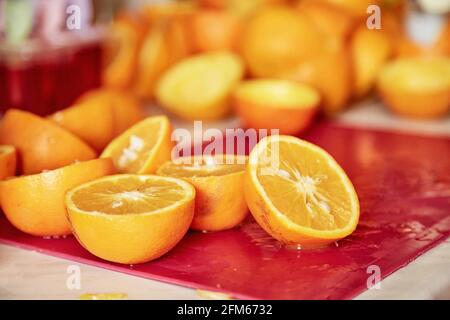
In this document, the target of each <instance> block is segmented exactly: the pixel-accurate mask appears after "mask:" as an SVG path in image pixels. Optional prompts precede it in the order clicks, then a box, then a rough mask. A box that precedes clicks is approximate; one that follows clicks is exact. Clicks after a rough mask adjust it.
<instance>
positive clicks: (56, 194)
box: [0, 159, 115, 236]
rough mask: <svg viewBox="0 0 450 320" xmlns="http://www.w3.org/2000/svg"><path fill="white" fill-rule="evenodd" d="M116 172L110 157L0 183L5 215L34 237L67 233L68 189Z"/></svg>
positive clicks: (68, 229)
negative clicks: (66, 204)
mask: <svg viewBox="0 0 450 320" xmlns="http://www.w3.org/2000/svg"><path fill="white" fill-rule="evenodd" d="M114 173H115V168H114V165H113V163H112V161H111V159H95V160H90V161H84V162H79V163H76V164H72V165H70V166H66V167H62V168H60V169H56V170H51V171H46V172H43V173H40V174H35V175H29V176H21V177H16V178H12V179H7V180H4V181H2V182H0V198H1V199H2V208H3V211H4V212H5V215H6V217H7V218H8V220H9V221H10V222H11V224H12V225H13V226H15V227H16V228H17V229H19V230H21V231H23V232H25V233H28V234H31V235H35V236H61V235H67V234H70V233H71V232H70V226H69V223H68V221H67V212H66V208H65V205H64V196H65V194H66V192H67V190H69V189H71V188H74V187H76V186H78V185H80V184H82V183H85V182H87V181H90V180H93V179H96V178H100V177H102V176H105V175H110V174H114Z"/></svg>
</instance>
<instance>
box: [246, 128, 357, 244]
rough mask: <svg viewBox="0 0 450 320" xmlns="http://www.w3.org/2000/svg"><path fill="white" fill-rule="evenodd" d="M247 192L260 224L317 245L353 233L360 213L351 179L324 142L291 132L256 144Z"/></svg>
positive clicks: (279, 235) (284, 238) (290, 240)
mask: <svg viewBox="0 0 450 320" xmlns="http://www.w3.org/2000/svg"><path fill="white" fill-rule="evenodd" d="M245 197H246V199H247V204H248V205H249V208H250V211H251V212H252V214H253V216H254V218H255V219H256V221H257V222H258V223H259V224H260V226H261V227H262V228H263V229H264V230H266V231H267V232H268V233H269V234H271V235H272V236H273V237H274V238H276V239H278V240H279V241H281V242H284V243H287V244H298V245H301V246H305V247H314V246H321V245H325V244H328V243H330V242H334V241H336V240H339V239H341V238H344V237H346V236H348V235H349V234H351V233H352V232H353V231H354V230H355V228H356V225H357V223H358V219H359V202H358V197H357V195H356V192H355V190H354V188H353V185H352V183H351V182H350V180H349V179H348V177H347V175H346V174H345V172H344V171H343V170H342V168H341V167H340V166H339V165H338V164H337V162H336V161H335V160H334V159H333V158H332V157H331V156H330V155H329V154H328V153H327V152H326V151H324V150H322V149H321V148H319V147H317V146H315V145H313V144H311V143H308V142H306V141H303V140H300V139H298V138H294V137H290V136H270V137H266V138H263V139H262V140H261V141H260V142H259V143H258V144H257V146H256V147H255V148H254V149H253V151H252V152H251V154H250V158H249V165H248V168H247V174H246V183H245Z"/></svg>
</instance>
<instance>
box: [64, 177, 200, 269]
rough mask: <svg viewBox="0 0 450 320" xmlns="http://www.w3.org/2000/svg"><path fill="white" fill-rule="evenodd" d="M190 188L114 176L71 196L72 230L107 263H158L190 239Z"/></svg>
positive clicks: (164, 179)
mask: <svg viewBox="0 0 450 320" xmlns="http://www.w3.org/2000/svg"><path fill="white" fill-rule="evenodd" d="M194 198H195V189H194V187H193V186H191V185H190V184H189V183H187V182H185V181H183V180H181V179H174V178H168V177H159V176H153V175H128V174H124V175H114V176H109V177H104V178H101V179H98V180H94V181H91V182H89V183H86V184H83V185H80V186H78V187H77V188H75V189H73V190H71V191H69V192H68V193H67V195H66V206H67V210H68V213H69V220H70V223H71V225H72V230H73V233H74V235H75V236H76V238H77V239H78V241H79V242H80V244H81V245H83V246H84V247H85V248H86V249H87V250H88V251H89V252H91V253H92V254H94V255H96V256H97V257H100V258H102V259H105V260H108V261H112V262H118V263H125V264H136V263H143V262H147V261H150V260H153V259H156V258H158V257H160V256H162V255H163V254H165V253H166V252H168V251H169V250H170V249H172V248H173V247H174V246H175V245H176V244H177V243H178V242H179V241H180V240H181V239H182V238H183V236H184V235H185V233H186V232H187V230H188V229H189V225H190V224H191V221H192V217H193V215H194Z"/></svg>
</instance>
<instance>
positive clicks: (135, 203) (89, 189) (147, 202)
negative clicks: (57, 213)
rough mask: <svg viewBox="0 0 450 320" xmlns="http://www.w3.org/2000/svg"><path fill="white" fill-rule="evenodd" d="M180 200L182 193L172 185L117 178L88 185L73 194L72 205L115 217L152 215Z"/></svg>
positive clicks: (182, 190) (170, 183) (183, 195)
mask: <svg viewBox="0 0 450 320" xmlns="http://www.w3.org/2000/svg"><path fill="white" fill-rule="evenodd" d="M184 197H185V191H184V189H183V188H182V187H181V186H179V185H178V184H176V183H174V182H170V181H161V180H157V181H154V180H152V179H139V178H136V179H130V178H118V179H116V180H114V181H112V180H103V181H102V180H100V181H98V182H96V183H92V184H89V185H88V186H86V187H85V188H82V189H80V190H78V191H77V192H75V193H74V194H73V196H72V201H73V203H75V205H76V206H77V207H78V209H80V210H83V211H88V212H102V213H107V214H117V215H119V214H129V213H148V212H152V211H154V210H158V209H162V208H165V207H168V206H170V205H173V204H175V203H177V202H179V201H180V200H182V199H183V198H184Z"/></svg>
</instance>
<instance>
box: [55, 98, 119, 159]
mask: <svg viewBox="0 0 450 320" xmlns="http://www.w3.org/2000/svg"><path fill="white" fill-rule="evenodd" d="M48 119H49V120H50V121H52V122H54V123H56V124H58V125H59V126H61V127H63V128H64V129H66V130H68V131H70V132H72V133H73V134H75V135H77V136H78V137H80V138H81V139H83V140H84V141H85V142H87V143H88V144H89V145H90V146H91V147H93V148H94V149H95V150H97V151H101V150H103V148H104V147H105V146H106V145H107V144H108V143H109V142H110V141H111V139H112V138H113V130H114V119H113V113H112V109H111V107H110V105H108V104H102V103H89V102H85V103H80V104H77V105H75V106H72V107H70V108H67V109H64V110H61V111H58V112H56V113H54V114H53V115H51V116H50V117H49V118H48Z"/></svg>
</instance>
